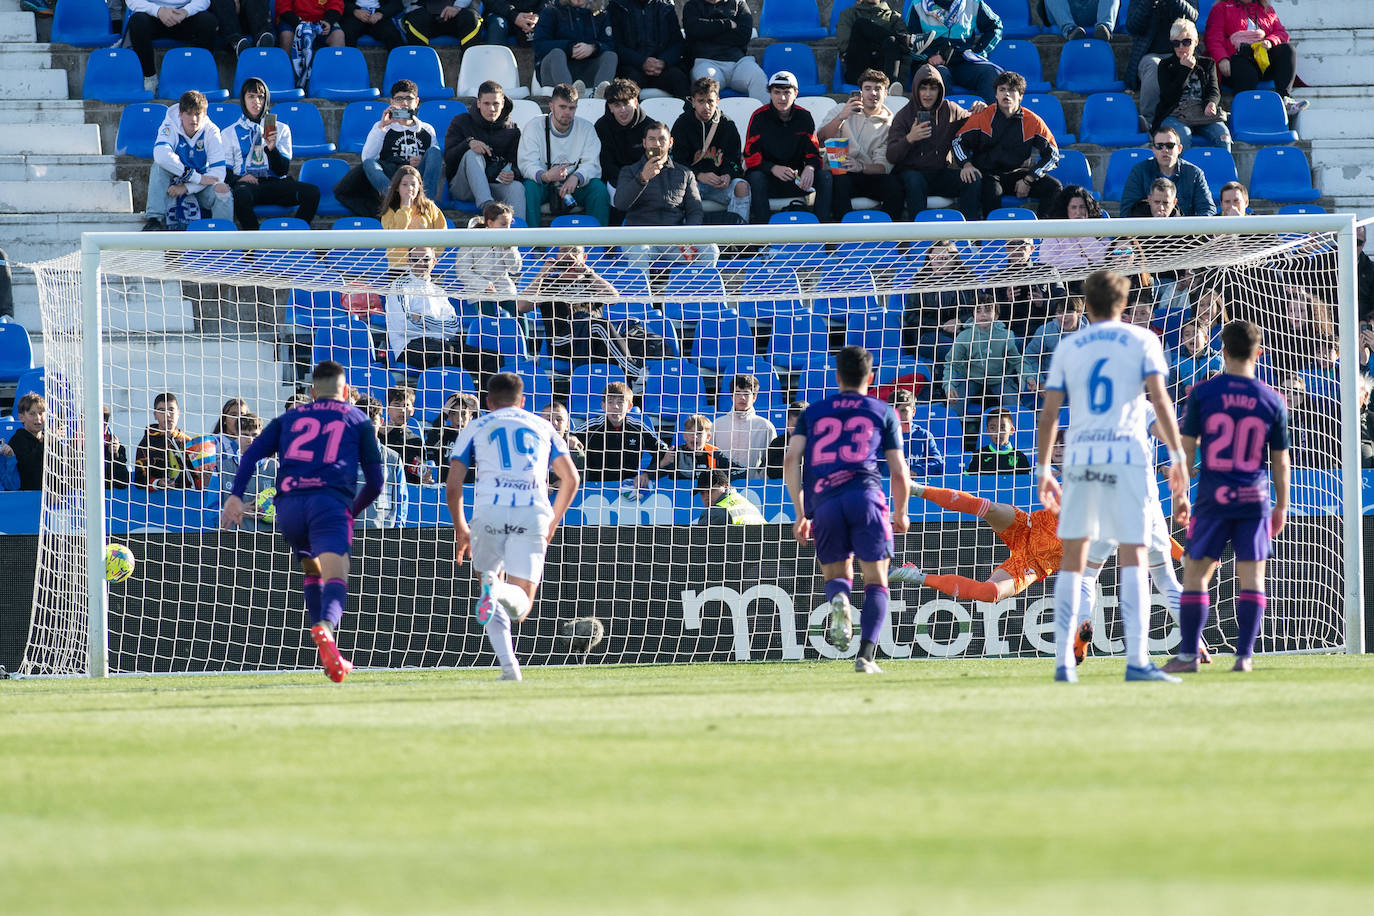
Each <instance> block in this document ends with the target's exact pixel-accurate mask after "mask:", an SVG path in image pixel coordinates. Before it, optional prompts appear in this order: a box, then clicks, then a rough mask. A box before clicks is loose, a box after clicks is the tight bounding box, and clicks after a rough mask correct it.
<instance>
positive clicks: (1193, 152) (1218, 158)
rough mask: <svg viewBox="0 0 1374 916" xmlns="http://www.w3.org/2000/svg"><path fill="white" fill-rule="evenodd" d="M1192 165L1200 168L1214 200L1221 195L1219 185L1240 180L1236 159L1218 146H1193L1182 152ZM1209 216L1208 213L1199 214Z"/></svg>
mask: <svg viewBox="0 0 1374 916" xmlns="http://www.w3.org/2000/svg"><path fill="white" fill-rule="evenodd" d="M1183 158H1184V159H1187V160H1188V161H1189V162H1191V163H1192V164H1193V165H1195V166H1197V167H1198V168H1200V169H1202V174H1203V175H1205V176H1206V177H1207V187H1208V188H1209V189H1210V190H1211V192H1212V199H1213V200H1214V201H1215V200H1216V199H1217V198H1218V197H1220V196H1221V186H1222V185H1224V184H1226V183H1227V182H1228V181H1240V176H1239V175H1238V174H1237V173H1236V160H1235V158H1234V157H1232V155H1231V154H1230V153H1228V152H1227V151H1226V150H1224V149H1222V148H1221V147H1218V146H1194V147H1192V148H1191V149H1189V150H1188V151H1187V152H1186V153H1184V154H1183ZM1200 215H1202V216H1210V215H1211V214H1209V213H1203V214H1200Z"/></svg>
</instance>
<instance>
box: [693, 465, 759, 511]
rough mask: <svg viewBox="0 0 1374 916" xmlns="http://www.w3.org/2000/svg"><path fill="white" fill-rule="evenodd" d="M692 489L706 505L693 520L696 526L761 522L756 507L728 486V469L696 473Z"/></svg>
mask: <svg viewBox="0 0 1374 916" xmlns="http://www.w3.org/2000/svg"><path fill="white" fill-rule="evenodd" d="M696 491H697V495H698V496H700V497H701V502H702V504H703V505H705V506H706V511H705V512H703V513H701V515H700V516H699V517H698V518H697V520H696V524H698V525H762V524H763V523H764V521H765V519H764V517H763V513H762V512H760V511H759V508H758V506H756V505H754V504H753V503H751V502H750V501H749V500H748V499H746V498H745V497H744V494H742V493H740V491H738V490H736V489H735V488H734V487H732V486H730V472H729V471H727V470H724V469H723V468H715V469H714V470H709V471H702V472H701V473H699V474H698V475H697V480H696Z"/></svg>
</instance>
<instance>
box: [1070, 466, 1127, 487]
mask: <svg viewBox="0 0 1374 916" xmlns="http://www.w3.org/2000/svg"><path fill="white" fill-rule="evenodd" d="M1068 478H1069V480H1072V481H1073V482H1074V483H1104V484H1106V485H1107V486H1109V487H1114V486H1116V475H1115V474H1104V473H1102V472H1101V471H1094V470H1093V469H1092V468H1087V469H1085V470H1082V471H1069V473H1068Z"/></svg>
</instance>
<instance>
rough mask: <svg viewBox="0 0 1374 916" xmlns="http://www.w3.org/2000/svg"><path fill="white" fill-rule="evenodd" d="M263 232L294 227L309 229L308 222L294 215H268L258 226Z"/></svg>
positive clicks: (280, 230) (292, 228) (279, 230)
mask: <svg viewBox="0 0 1374 916" xmlns="http://www.w3.org/2000/svg"><path fill="white" fill-rule="evenodd" d="M258 228H259V229H261V230H262V231H263V232H283V231H289V230H294V229H307V230H308V229H309V228H310V224H309V223H307V222H306V221H305V220H303V219H300V218H299V217H295V216H270V217H268V218H267V219H265V220H262V221H261V223H260V224H259V226H258Z"/></svg>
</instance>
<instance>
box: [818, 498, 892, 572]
mask: <svg viewBox="0 0 1374 916" xmlns="http://www.w3.org/2000/svg"><path fill="white" fill-rule="evenodd" d="M811 536H812V537H814V538H815V539H816V560H817V562H819V563H821V564H822V565H824V564H826V563H837V562H839V561H840V560H846V559H848V558H849V557H850V556H855V557H858V558H859V559H860V560H867V561H869V562H876V561H878V560H888V559H891V558H892V554H893V549H892V517H891V516H890V515H889V514H888V511H887V497H885V496H884V495H883V494H882V492H881V491H878V490H851V491H850V492H848V493H845V494H843V495H841V496H834V497H831V498H830V499H827V500H826V501H825V502H823V503H821V504H820V505H819V506H817V507H816V511H815V514H814V515H813V516H812V517H811Z"/></svg>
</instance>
